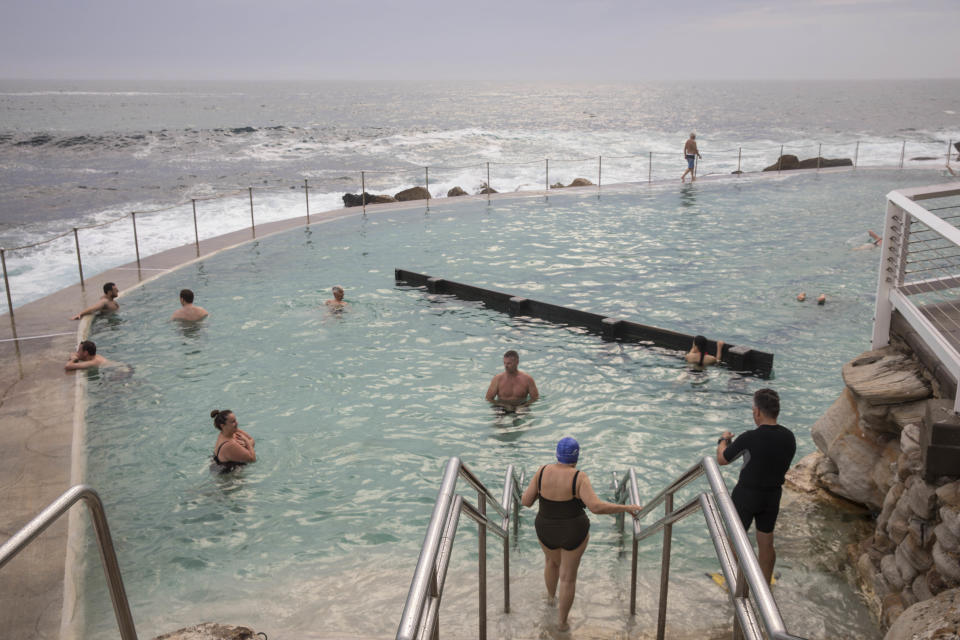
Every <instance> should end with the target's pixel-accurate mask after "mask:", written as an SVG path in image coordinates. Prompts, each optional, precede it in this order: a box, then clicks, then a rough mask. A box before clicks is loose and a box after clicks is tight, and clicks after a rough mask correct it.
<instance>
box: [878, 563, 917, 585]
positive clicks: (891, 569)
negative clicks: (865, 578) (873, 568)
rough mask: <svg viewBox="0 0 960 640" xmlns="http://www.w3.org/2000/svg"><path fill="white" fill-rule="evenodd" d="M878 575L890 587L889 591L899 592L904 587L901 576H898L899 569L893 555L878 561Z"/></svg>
mask: <svg viewBox="0 0 960 640" xmlns="http://www.w3.org/2000/svg"><path fill="white" fill-rule="evenodd" d="M880 573H882V574H883V579H884V580H886V582H887V584H888V585H890V590H891V591H900V590H902V589H903V588H904V586H906V585H905V584H904V580H903V576H902V575H901V574H900V568H899V567H897V558H896V556H895V555H890V556H883V559H882V560H881V561H880ZM912 577H913V576H911V578H912Z"/></svg>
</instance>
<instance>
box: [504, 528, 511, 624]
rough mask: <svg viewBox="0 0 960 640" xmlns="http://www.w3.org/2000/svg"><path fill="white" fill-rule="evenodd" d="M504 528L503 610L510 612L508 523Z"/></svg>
mask: <svg viewBox="0 0 960 640" xmlns="http://www.w3.org/2000/svg"><path fill="white" fill-rule="evenodd" d="M507 518H508V519H509V518H510V516H507ZM504 530H505V531H506V532H507V537H506V538H504V539H503V612H504V613H510V525H509V524H508V525H507V526H506V527H504Z"/></svg>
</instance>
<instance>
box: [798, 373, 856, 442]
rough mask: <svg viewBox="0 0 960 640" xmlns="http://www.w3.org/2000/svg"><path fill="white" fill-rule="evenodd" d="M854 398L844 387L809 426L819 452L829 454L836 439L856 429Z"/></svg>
mask: <svg viewBox="0 0 960 640" xmlns="http://www.w3.org/2000/svg"><path fill="white" fill-rule="evenodd" d="M859 417H860V416H859V415H858V413H857V403H856V399H855V398H854V397H853V395H852V394H851V393H850V391H849V389H844V390H843V393H841V394H840V397H839V398H837V399H836V400H834V402H833V404H832V405H830V408H829V409H827V411H826V412H825V413H824V414H823V415H822V416H821V417H820V419H819V420H817V421H816V423H814V425H813V426H812V427H810V434H811V435H812V436H813V443H814V444H815V445H817V449H819V450H820V451H821V452H823V453H826V454H827V455H829V454H830V447H832V446H833V443H834V442H836V441H837V440H838V439H840V438H841V437H843V436H844V435H846V434H848V433H854V432H855V430H856V429H857V420H859Z"/></svg>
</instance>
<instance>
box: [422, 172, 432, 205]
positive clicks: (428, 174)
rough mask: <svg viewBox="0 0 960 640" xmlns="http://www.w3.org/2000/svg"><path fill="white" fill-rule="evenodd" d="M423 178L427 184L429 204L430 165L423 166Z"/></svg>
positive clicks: (428, 203)
mask: <svg viewBox="0 0 960 640" xmlns="http://www.w3.org/2000/svg"><path fill="white" fill-rule="evenodd" d="M423 179H424V182H426V184H427V186H426V189H427V206H428V207H429V206H430V167H424V168H423Z"/></svg>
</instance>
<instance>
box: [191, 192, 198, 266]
mask: <svg viewBox="0 0 960 640" xmlns="http://www.w3.org/2000/svg"><path fill="white" fill-rule="evenodd" d="M190 202H191V203H192V204H193V243H194V244H195V245H197V257H198V258H199V257H200V232H199V231H198V230H197V199H196V198H190Z"/></svg>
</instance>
